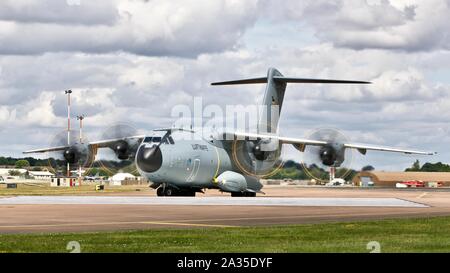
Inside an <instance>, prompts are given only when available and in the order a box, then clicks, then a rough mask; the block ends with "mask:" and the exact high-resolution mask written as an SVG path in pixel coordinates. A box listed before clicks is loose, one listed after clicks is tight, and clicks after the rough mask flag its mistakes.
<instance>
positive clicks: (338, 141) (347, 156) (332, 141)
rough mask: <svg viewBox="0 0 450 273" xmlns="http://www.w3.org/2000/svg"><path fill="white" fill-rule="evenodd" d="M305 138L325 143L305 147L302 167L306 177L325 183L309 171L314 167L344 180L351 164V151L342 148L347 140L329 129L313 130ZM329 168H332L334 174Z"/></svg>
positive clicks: (334, 130)
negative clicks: (324, 143) (325, 143)
mask: <svg viewBox="0 0 450 273" xmlns="http://www.w3.org/2000/svg"><path fill="white" fill-rule="evenodd" d="M306 138H307V139H311V140H321V141H326V142H327V145H325V146H312V145H307V146H306V147H305V150H304V152H303V159H302V166H303V168H304V170H305V172H306V173H307V174H308V176H310V177H311V178H313V179H316V180H318V181H326V180H324V179H323V178H321V177H319V176H318V174H317V172H314V171H311V169H312V168H314V167H315V168H318V169H323V170H327V171H328V170H330V172H333V173H335V174H336V176H335V177H337V178H345V177H346V176H347V175H348V174H349V172H350V170H351V164H352V151H351V149H345V148H344V144H345V143H348V139H347V138H346V136H345V135H344V134H343V133H342V132H340V131H338V130H336V129H331V128H319V129H315V130H313V131H312V132H311V133H310V134H309V135H308V136H307V137H306ZM331 168H334V170H335V172H334V170H333V169H331Z"/></svg>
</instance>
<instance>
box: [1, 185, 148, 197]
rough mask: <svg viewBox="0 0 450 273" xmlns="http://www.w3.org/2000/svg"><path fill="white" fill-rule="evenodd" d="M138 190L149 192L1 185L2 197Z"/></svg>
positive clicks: (121, 189) (124, 189)
mask: <svg viewBox="0 0 450 273" xmlns="http://www.w3.org/2000/svg"><path fill="white" fill-rule="evenodd" d="M136 190H140V191H149V188H148V186H147V185H132V186H105V189H104V190H103V191H95V184H93V183H90V184H85V185H82V186H81V187H79V186H77V187H50V185H49V184H47V183H46V184H30V183H28V184H20V183H19V184H17V188H16V189H8V188H6V185H5V184H2V185H0V197H1V196H16V195H86V194H103V193H122V192H123V193H126V192H133V191H136Z"/></svg>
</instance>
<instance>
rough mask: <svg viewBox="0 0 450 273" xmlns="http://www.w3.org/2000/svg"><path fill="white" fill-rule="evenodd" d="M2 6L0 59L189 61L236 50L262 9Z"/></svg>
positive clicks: (217, 4) (218, 4)
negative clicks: (109, 56) (74, 56)
mask: <svg viewBox="0 0 450 273" xmlns="http://www.w3.org/2000/svg"><path fill="white" fill-rule="evenodd" d="M63 2H64V1H63ZM91 2H93V3H91ZM55 3H57V4H55ZM54 4H55V5H54ZM1 5H2V6H0V10H2V12H0V54H41V53H45V52H70V51H77V52H86V53H105V52H119V51H123V52H130V53H134V54H138V55H147V56H152V55H153V56H159V55H175V56H185V57H192V56H196V55H198V54H201V53H204V52H220V51H223V50H226V49H230V48H233V47H235V46H236V45H237V42H238V40H239V38H240V37H241V36H242V35H243V33H244V31H245V29H246V28H248V27H250V26H252V24H253V23H254V22H255V20H256V16H253V15H252V14H255V12H254V11H255V10H256V7H257V6H256V1H233V0H221V1H207V0H205V1H197V0H188V1H179V0H170V1H142V0H117V1H100V2H96V1H86V2H85V1H82V2H81V3H80V5H67V4H62V2H61V1H57V0H54V1H7V2H5V3H3V4H1ZM97 10H100V13H99V14H98V15H99V16H96V14H97ZM33 11H36V12H33Z"/></svg>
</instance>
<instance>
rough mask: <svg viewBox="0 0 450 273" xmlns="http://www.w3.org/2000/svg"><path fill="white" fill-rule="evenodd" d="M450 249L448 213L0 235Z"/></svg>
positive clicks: (10, 242) (103, 242) (149, 247)
mask: <svg viewBox="0 0 450 273" xmlns="http://www.w3.org/2000/svg"><path fill="white" fill-rule="evenodd" d="M69 241H78V242H79V243H80V244H81V251H82V252H369V250H367V249H366V246H367V243H368V242H370V241H378V242H379V243H380V244H381V251H382V252H450V217H433V218H421V219H397V220H381V221H370V222H352V223H331V224H311V225H292V226H272V227H242V228H194V229H148V230H139V231H120V232H99V233H60V234H58V233H55V234H5V235H0V252H68V251H67V250H66V245H67V243H68V242H69Z"/></svg>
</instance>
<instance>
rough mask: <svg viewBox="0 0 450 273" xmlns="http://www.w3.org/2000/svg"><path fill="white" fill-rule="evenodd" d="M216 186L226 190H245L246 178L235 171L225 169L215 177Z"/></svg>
mask: <svg viewBox="0 0 450 273" xmlns="http://www.w3.org/2000/svg"><path fill="white" fill-rule="evenodd" d="M216 182H217V186H218V187H219V188H220V189H221V190H223V191H226V192H244V191H245V190H247V180H246V179H245V177H244V176H243V175H242V174H240V173H237V172H232V171H226V172H223V173H222V174H220V175H219V176H218V177H217V178H216Z"/></svg>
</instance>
